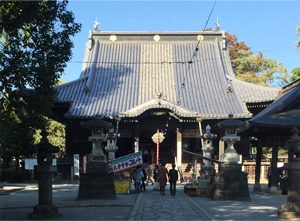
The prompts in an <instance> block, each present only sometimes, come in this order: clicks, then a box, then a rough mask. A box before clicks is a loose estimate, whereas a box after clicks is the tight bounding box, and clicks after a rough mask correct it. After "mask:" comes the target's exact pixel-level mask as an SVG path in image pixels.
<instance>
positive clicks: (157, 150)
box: [156, 130, 159, 165]
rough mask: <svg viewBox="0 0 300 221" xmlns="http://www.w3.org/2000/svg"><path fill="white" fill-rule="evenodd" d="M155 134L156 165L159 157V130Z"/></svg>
mask: <svg viewBox="0 0 300 221" xmlns="http://www.w3.org/2000/svg"><path fill="white" fill-rule="evenodd" d="M156 134H157V143H156V164H157V165H158V161H159V160H158V159H159V130H157V132H156Z"/></svg>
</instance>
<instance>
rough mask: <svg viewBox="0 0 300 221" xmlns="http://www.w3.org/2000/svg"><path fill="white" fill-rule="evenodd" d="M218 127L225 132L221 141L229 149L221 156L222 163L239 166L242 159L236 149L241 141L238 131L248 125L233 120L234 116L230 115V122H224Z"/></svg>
mask: <svg viewBox="0 0 300 221" xmlns="http://www.w3.org/2000/svg"><path fill="white" fill-rule="evenodd" d="M218 125H219V126H220V127H221V128H222V129H223V130H225V134H224V136H223V137H222V138H221V139H222V140H223V141H225V142H226V143H227V148H226V150H225V152H224V154H223V155H222V156H221V161H222V162H224V163H225V164H226V163H227V164H238V162H239V158H240V157H239V154H238V153H237V152H236V151H235V149H234V143H235V142H237V141H240V137H239V136H238V135H237V131H238V129H240V128H242V127H245V126H246V123H245V122H243V121H240V120H235V119H233V115H232V114H230V115H229V119H228V120H224V121H222V122H220V123H219V124H218Z"/></svg>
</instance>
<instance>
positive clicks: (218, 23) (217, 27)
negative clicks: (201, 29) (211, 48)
mask: <svg viewBox="0 0 300 221" xmlns="http://www.w3.org/2000/svg"><path fill="white" fill-rule="evenodd" d="M215 25H216V29H215V31H220V28H221V25H220V22H219V17H218V16H217V21H216V22H215Z"/></svg>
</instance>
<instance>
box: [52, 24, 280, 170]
mask: <svg viewBox="0 0 300 221" xmlns="http://www.w3.org/2000/svg"><path fill="white" fill-rule="evenodd" d="M78 74H79V77H78V79H77V80H74V81H71V82H68V83H65V84H63V85H60V86H57V87H56V91H57V95H58V96H57V103H56V105H55V108H54V112H55V118H56V119H57V120H58V121H60V122H62V123H64V124H65V125H66V153H67V155H68V156H72V155H73V154H80V156H81V157H82V156H83V155H85V154H88V153H90V152H91V148H92V146H91V145H92V144H91V142H89V141H88V136H90V131H88V130H86V129H84V128H83V127H82V126H81V124H80V123H81V122H83V121H87V120H90V119H94V118H101V119H104V120H107V121H108V122H111V123H113V125H114V126H115V128H118V133H119V134H120V138H119V139H118V141H117V145H118V147H119V149H118V151H117V152H116V157H118V156H122V155H126V154H129V153H132V152H134V151H135V148H138V149H139V150H142V151H143V153H144V160H145V161H146V162H148V163H153V162H156V159H155V158H156V154H155V152H156V144H155V143H154V142H153V141H152V139H151V137H152V136H153V135H154V134H155V133H156V131H157V130H159V131H160V132H162V133H163V134H164V136H165V139H164V141H163V142H162V143H161V144H160V152H159V159H160V160H162V161H165V162H167V163H171V162H176V163H177V165H178V166H181V165H182V163H188V162H191V159H192V156H189V155H186V154H185V153H182V149H186V150H189V151H192V152H196V153H200V151H201V140H200V134H201V133H202V129H203V130H204V128H205V126H206V125H207V124H209V125H210V126H211V127H212V132H214V133H216V134H219V131H218V128H217V126H216V125H217V123H218V122H221V121H223V120H225V119H227V118H228V115H229V114H233V117H234V118H236V119H239V120H243V121H245V120H248V119H250V118H251V117H253V116H254V115H255V114H257V113H259V112H260V111H261V110H263V109H264V108H265V107H266V106H268V105H269V104H270V103H271V102H272V101H273V100H274V99H275V98H276V96H277V94H278V91H279V89H276V88H271V87H262V86H258V85H254V84H250V83H247V82H243V81H241V80H238V79H237V78H236V76H235V74H234V73H233V70H232V66H231V61H230V57H229V55H228V51H227V47H226V39H225V33H224V31H190V32H115V31H109V32H107V31H100V30H98V29H95V30H94V31H92V32H91V33H90V36H89V39H88V42H87V44H86V49H85V55H84V59H83V68H82V70H81V72H80V70H78ZM219 137H220V136H219ZM238 144H239V145H238V148H237V152H238V153H240V154H243V155H244V156H249V149H248V148H249V142H248V139H242V140H241V141H240V142H238ZM213 145H214V147H215V148H216V149H215V153H214V155H215V158H218V156H219V154H221V153H222V152H223V151H224V143H223V142H222V141H219V140H218V139H216V140H215V141H214V144H213Z"/></svg>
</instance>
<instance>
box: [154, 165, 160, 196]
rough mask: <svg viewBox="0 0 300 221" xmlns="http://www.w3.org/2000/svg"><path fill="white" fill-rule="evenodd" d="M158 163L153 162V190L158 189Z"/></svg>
mask: <svg viewBox="0 0 300 221" xmlns="http://www.w3.org/2000/svg"><path fill="white" fill-rule="evenodd" d="M158 169H159V167H158V165H157V164H155V166H154V170H153V179H154V188H153V189H154V190H155V191H158V190H159V177H158Z"/></svg>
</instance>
